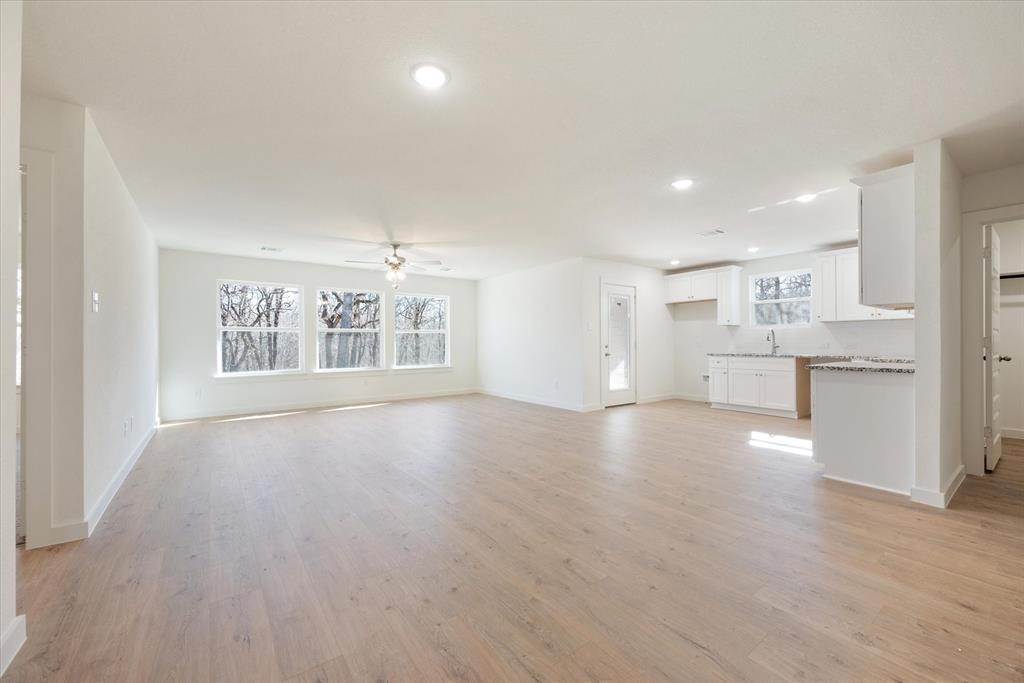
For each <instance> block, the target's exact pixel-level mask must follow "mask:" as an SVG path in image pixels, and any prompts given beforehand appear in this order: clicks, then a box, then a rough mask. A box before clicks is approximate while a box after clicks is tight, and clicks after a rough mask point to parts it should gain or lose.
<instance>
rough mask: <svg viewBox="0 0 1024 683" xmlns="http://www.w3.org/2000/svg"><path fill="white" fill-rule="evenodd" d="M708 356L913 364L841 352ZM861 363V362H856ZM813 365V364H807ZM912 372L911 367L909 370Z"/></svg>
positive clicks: (905, 359) (899, 359)
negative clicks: (824, 359)
mask: <svg viewBox="0 0 1024 683" xmlns="http://www.w3.org/2000/svg"><path fill="white" fill-rule="evenodd" d="M708 355H709V356H719V357H721V356H729V357H732V358H828V359H834V360H835V361H836V362H835V363H830V365H836V364H839V363H841V362H845V361H854V360H856V361H867V362H869V363H905V364H906V363H909V364H913V362H914V359H913V358H899V357H887V356H850V355H847V354H842V353H774V354H773V353H709V354H708ZM858 365H863V363H858ZM809 367H814V366H809ZM910 372H913V369H911V370H910Z"/></svg>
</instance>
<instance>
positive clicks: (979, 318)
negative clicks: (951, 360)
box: [960, 204, 1024, 476]
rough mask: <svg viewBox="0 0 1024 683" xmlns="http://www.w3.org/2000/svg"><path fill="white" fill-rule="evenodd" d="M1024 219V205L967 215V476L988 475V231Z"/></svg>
mask: <svg viewBox="0 0 1024 683" xmlns="http://www.w3.org/2000/svg"><path fill="white" fill-rule="evenodd" d="M1021 219H1024V204H1010V205H1009V206H1003V207H1000V208H998V209H986V210H984V211H971V212H968V213H965V214H964V215H963V217H962V223H961V238H960V270H961V274H960V298H961V316H962V318H961V326H960V349H961V351H960V353H961V356H960V360H961V381H962V386H961V399H962V400H961V405H962V411H961V412H962V415H961V419H962V442H961V448H962V457H963V463H964V469H965V470H966V472H967V474H974V475H978V476H982V475H984V474H985V473H986V472H985V451H984V446H985V367H984V361H982V357H983V356H984V355H985V351H984V345H983V343H982V341H983V337H984V336H985V331H984V326H985V321H984V305H985V300H984V295H985V292H984V290H983V286H986V285H987V280H986V278H985V276H984V273H983V272H982V271H983V270H984V263H983V255H984V251H983V249H984V244H983V242H984V228H985V226H986V225H993V224H996V223H1006V222H1008V221H1015V220H1021Z"/></svg>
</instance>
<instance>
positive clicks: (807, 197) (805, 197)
mask: <svg viewBox="0 0 1024 683" xmlns="http://www.w3.org/2000/svg"><path fill="white" fill-rule="evenodd" d="M817 196H818V195H816V194H802V195H800V196H799V197H797V198H796V199H794V200H793V201H797V202H800V203H801V204H806V203H807V202H813V201H814V198H815V197H817Z"/></svg>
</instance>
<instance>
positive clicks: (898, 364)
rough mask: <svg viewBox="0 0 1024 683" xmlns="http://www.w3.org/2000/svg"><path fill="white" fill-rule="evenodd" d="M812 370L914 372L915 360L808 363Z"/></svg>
mask: <svg viewBox="0 0 1024 683" xmlns="http://www.w3.org/2000/svg"><path fill="white" fill-rule="evenodd" d="M807 367H808V368H810V369H811V370H837V371H842V372H891V373H897V374H913V372H914V363H913V361H906V360H901V361H885V362H866V361H857V362H839V363H818V364H816V365H808V366H807Z"/></svg>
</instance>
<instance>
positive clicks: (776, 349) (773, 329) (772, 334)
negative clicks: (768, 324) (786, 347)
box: [767, 328, 779, 356]
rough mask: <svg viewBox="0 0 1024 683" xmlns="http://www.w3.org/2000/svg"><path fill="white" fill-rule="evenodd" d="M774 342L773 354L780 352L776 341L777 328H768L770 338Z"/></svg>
mask: <svg viewBox="0 0 1024 683" xmlns="http://www.w3.org/2000/svg"><path fill="white" fill-rule="evenodd" d="M767 341H770V342H771V343H772V355H773V356H774V355H775V354H777V353H778V352H779V345H778V344H776V343H775V328H772V329H770V330H768V339H767Z"/></svg>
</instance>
